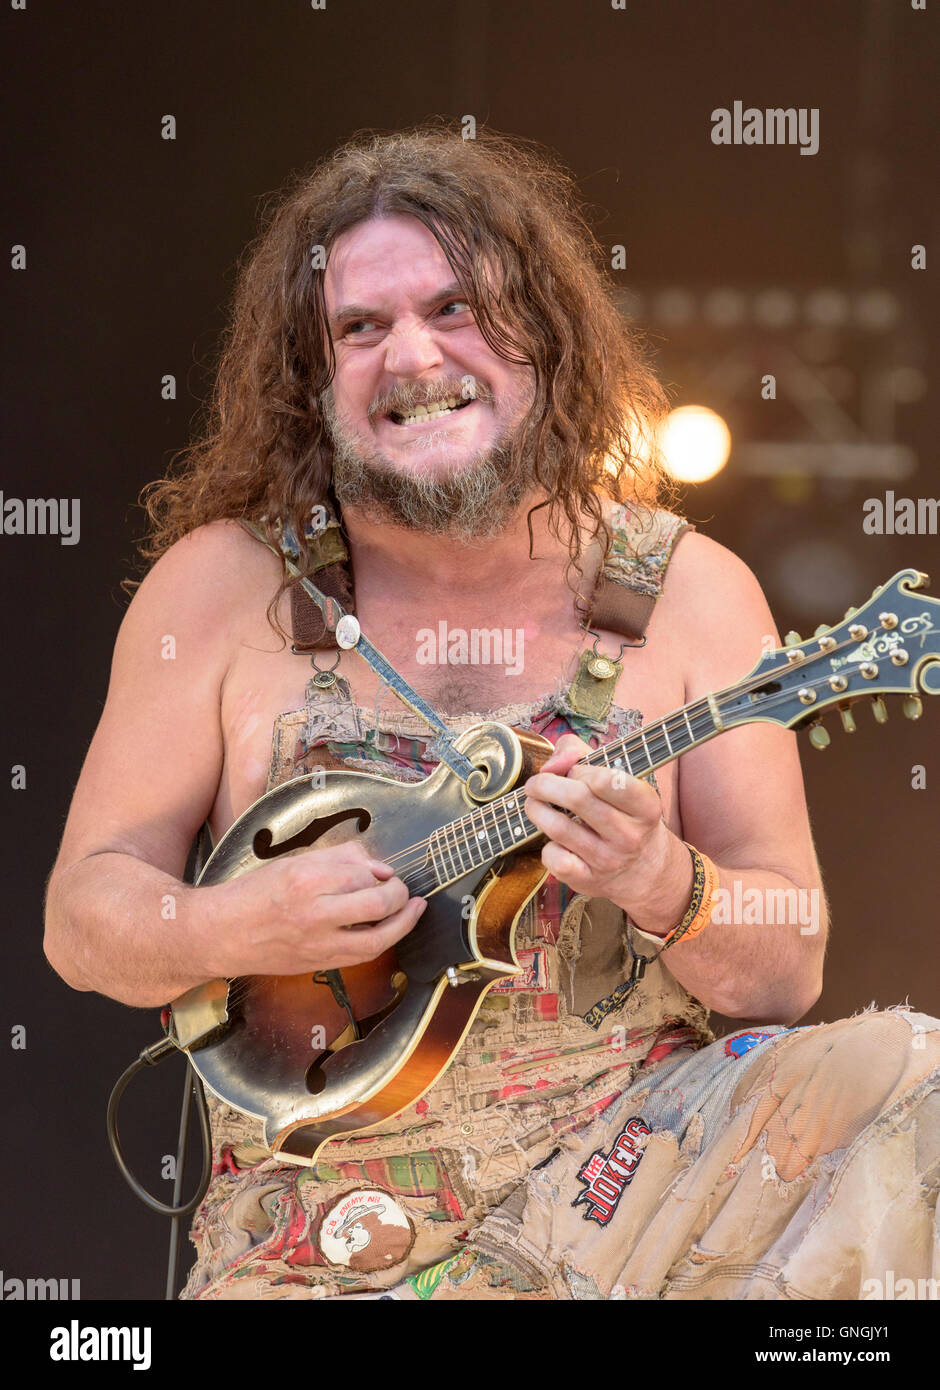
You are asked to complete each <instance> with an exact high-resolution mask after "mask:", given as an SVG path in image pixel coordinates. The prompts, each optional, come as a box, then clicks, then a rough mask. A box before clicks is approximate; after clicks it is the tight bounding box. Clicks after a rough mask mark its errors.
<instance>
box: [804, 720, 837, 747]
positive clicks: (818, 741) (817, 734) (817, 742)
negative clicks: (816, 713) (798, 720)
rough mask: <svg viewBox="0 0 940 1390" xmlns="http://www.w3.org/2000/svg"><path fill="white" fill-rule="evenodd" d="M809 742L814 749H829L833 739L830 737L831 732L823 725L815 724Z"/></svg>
mask: <svg viewBox="0 0 940 1390" xmlns="http://www.w3.org/2000/svg"><path fill="white" fill-rule="evenodd" d="M809 741H810V743H811V744H812V745H813V747H814V748H819V749H823V748H828V747H829V745H830V743H831V742H832V739H831V738H830V737H829V730H828V729H824V728H823V726H822V724H814V725H813V727H812V728H811V729H810V731H809Z"/></svg>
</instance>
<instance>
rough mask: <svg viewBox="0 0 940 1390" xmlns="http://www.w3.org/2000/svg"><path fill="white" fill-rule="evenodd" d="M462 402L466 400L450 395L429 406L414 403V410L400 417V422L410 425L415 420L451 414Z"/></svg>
mask: <svg viewBox="0 0 940 1390" xmlns="http://www.w3.org/2000/svg"><path fill="white" fill-rule="evenodd" d="M464 404H466V402H464V401H462V400H460V399H459V397H457V396H450V397H449V398H448V399H447V400H446V401H435V402H434V404H433V405H430V406H425V405H416V406H415V408H414V410H412V411H410V412H409V414H407V415H403V416H402V417H401V424H403V425H410V424H413V423H414V422H415V421H416V420H437V419H439V418H440V417H441V416H442V415H451V414H453V412H454V411H455V410H456V409H457V407H458V406H459V405H464Z"/></svg>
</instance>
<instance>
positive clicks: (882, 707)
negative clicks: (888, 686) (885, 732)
mask: <svg viewBox="0 0 940 1390" xmlns="http://www.w3.org/2000/svg"><path fill="white" fill-rule="evenodd" d="M871 712H872V714H873V715H874V716H875V718H876V720H877V721H878V723H879V724H887V722H888V707H887V705H886V704H885V702H884V700H883V699H882V698H881V696H880V695H875V696H874V697H873V699H872V702H871Z"/></svg>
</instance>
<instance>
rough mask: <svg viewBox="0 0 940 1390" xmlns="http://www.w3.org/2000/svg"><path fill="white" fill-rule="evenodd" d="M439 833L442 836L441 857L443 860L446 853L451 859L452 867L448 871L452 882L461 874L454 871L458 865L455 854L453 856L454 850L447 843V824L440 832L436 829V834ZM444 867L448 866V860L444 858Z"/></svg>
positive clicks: (449, 880)
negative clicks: (455, 861)
mask: <svg viewBox="0 0 940 1390" xmlns="http://www.w3.org/2000/svg"><path fill="white" fill-rule="evenodd" d="M438 833H439V834H440V837H441V839H440V844H441V858H442V860H443V857H444V855H445V854H446V856H447V859H449V860H450V868H449V869H447V872H448V874H449V878H448V882H451V881H452V880H453V879H455V878H458V877H459V875H458V874H456V873H455V872H454V870H455V868H456V865H455V864H454V856H453V853H452V851H451V848H450V845H449V844H448V843H447V826H446V825H443V826H441V829H440V832H438V831H435V834H438ZM444 867H445V869H446V868H447V862H446V860H444Z"/></svg>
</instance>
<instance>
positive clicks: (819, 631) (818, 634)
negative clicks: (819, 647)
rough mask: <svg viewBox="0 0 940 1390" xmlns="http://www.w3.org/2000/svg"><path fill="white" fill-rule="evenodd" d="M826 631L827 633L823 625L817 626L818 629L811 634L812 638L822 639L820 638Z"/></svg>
mask: <svg viewBox="0 0 940 1390" xmlns="http://www.w3.org/2000/svg"><path fill="white" fill-rule="evenodd" d="M828 631H829V629H828V628H827V627H826V624H825V623H820V624H819V627H818V628H817V629H816V631H815V632H814V633H813V636H814V637H822V636H824V635H825V633H827V632H828Z"/></svg>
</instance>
